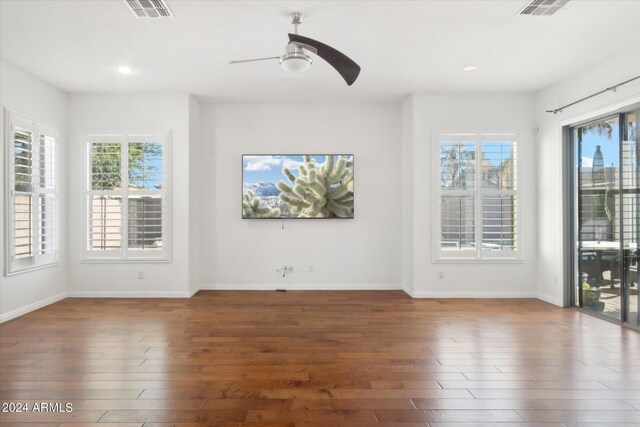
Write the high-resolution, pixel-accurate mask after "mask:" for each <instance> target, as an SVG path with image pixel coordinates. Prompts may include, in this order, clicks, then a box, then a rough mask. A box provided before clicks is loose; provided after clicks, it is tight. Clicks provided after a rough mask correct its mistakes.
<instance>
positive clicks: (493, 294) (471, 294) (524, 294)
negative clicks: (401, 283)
mask: <svg viewBox="0 0 640 427" xmlns="http://www.w3.org/2000/svg"><path fill="white" fill-rule="evenodd" d="M405 292H407V294H409V295H410V296H411V297H412V298H496V299H499V298H536V293H535V292H432V291H413V292H411V293H409V292H408V291H407V290H405Z"/></svg>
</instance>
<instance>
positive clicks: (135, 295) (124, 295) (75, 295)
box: [68, 291, 197, 298]
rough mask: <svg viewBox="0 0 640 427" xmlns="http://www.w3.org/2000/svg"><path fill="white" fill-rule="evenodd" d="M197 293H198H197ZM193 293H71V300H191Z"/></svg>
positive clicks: (69, 294)
mask: <svg viewBox="0 0 640 427" xmlns="http://www.w3.org/2000/svg"><path fill="white" fill-rule="evenodd" d="M196 292H197V291H196ZM194 294H195V292H194V293H192V292H191V291H69V293H68V296H69V298H191V297H192V296H193V295H194Z"/></svg>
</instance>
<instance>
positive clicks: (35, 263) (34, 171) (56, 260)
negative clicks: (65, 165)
mask: <svg viewBox="0 0 640 427" xmlns="http://www.w3.org/2000/svg"><path fill="white" fill-rule="evenodd" d="M4 119H5V120H4V123H5V131H4V145H5V147H4V150H5V153H6V161H5V165H4V166H5V174H4V175H5V176H4V180H5V191H6V194H5V200H4V202H5V208H4V214H5V227H4V229H5V236H6V237H7V238H6V243H5V249H6V251H5V253H6V256H5V258H6V259H5V276H13V275H16V274H20V273H25V272H28V271H33V270H39V269H42V268H48V267H53V266H57V265H59V264H60V196H59V183H60V172H59V171H60V150H59V147H60V141H59V138H58V130H57V128H56V127H55V126H54V125H52V124H50V123H47V122H44V121H42V120H38V119H35V118H33V117H30V116H28V115H25V114H21V113H17V112H15V111H11V110H8V109H5V110H4ZM16 127H19V128H23V129H29V130H30V131H31V132H32V141H31V144H32V154H31V162H32V166H31V174H30V176H31V179H32V183H33V188H32V191H30V192H28V193H30V194H31V197H32V201H31V207H32V212H31V231H32V254H31V256H29V257H25V258H22V259H15V258H14V257H15V247H14V245H13V243H14V242H15V221H14V218H15V212H14V205H15V196H16V190H15V151H14V144H15V143H14V130H15V128H16ZM40 135H44V136H46V137H50V138H53V140H54V156H53V164H52V167H53V172H52V174H51V177H52V179H53V181H54V185H53V188H42V187H40V178H41V173H40V167H39V166H37V163H38V162H39V161H40V149H41V147H40ZM24 193H27V192H24ZM43 195H44V196H50V197H52V198H53V211H54V214H53V229H54V231H53V233H52V234H51V236H52V241H53V250H52V252H51V253H46V254H41V253H39V252H40V251H39V249H38V246H39V244H40V237H41V235H42V234H41V227H40V226H39V223H40V213H41V212H40V209H41V208H40V197H41V196H43Z"/></svg>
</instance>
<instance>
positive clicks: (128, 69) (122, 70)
mask: <svg viewBox="0 0 640 427" xmlns="http://www.w3.org/2000/svg"><path fill="white" fill-rule="evenodd" d="M118 72H119V73H120V74H131V73H133V70H132V69H131V67H127V66H126V65H123V66H122V67H118Z"/></svg>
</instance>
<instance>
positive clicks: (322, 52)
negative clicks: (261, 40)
mask: <svg viewBox="0 0 640 427" xmlns="http://www.w3.org/2000/svg"><path fill="white" fill-rule="evenodd" d="M289 41H290V42H292V43H296V44H298V45H302V47H303V48H305V46H308V47H311V48H315V50H316V52H317V55H318V56H319V57H320V58H322V59H324V60H325V61H327V62H328V63H329V65H331V66H332V67H333V68H335V69H336V71H337V72H338V73H340V75H341V76H342V78H343V79H344V81H345V82H347V84H348V85H349V86H351V85H352V84H353V82H355V81H356V79H357V78H358V75H359V74H360V66H359V65H358V64H356V63H355V62H353V60H352V59H351V58H349V57H348V56H347V55H345V54H344V53H342V52H339V51H337V50H336V49H334V48H332V47H331V46H327V45H326V44H324V43H321V42H319V41H317V40H313V39H310V38H308V37H304V36H301V35H298V34H291V33H289ZM307 49H308V48H307ZM308 50H311V49H308Z"/></svg>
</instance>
